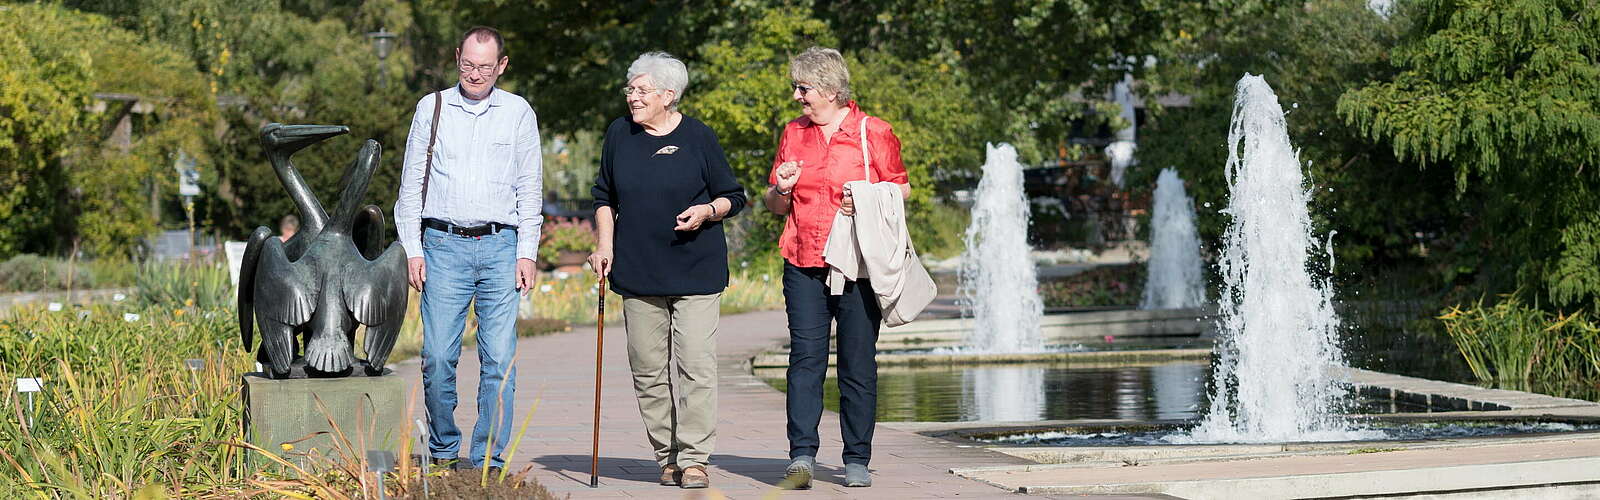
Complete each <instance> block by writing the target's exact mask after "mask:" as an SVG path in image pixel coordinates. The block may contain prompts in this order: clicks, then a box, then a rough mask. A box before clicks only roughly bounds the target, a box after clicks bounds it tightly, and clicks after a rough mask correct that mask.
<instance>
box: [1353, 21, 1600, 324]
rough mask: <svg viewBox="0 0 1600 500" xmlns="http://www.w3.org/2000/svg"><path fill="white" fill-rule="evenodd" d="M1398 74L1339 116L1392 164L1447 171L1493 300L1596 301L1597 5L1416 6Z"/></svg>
mask: <svg viewBox="0 0 1600 500" xmlns="http://www.w3.org/2000/svg"><path fill="white" fill-rule="evenodd" d="M1415 7H1416V11H1415V13H1414V14H1413V15H1414V19H1415V20H1416V21H1415V24H1414V27H1413V28H1412V29H1411V30H1410V31H1409V32H1408V33H1407V35H1406V37H1405V39H1404V41H1403V43H1402V44H1401V45H1400V46H1399V47H1398V48H1396V49H1395V51H1394V58H1393V59H1394V64H1395V65H1396V67H1397V68H1398V69H1399V73H1398V74H1397V75H1395V76H1394V77H1393V78H1390V79H1386V80H1383V81H1379V82H1373V83H1370V84H1367V85H1364V86H1362V87H1360V88H1357V89H1353V90H1351V91H1350V92H1348V93H1346V94H1345V95H1344V96H1343V97H1342V98H1341V99H1340V101H1339V112H1340V114H1341V115H1342V116H1343V117H1345V118H1346V119H1347V120H1349V122H1350V123H1351V124H1354V125H1356V126H1358V127H1359V128H1360V130H1361V131H1362V132H1364V133H1365V134H1367V135H1368V136H1370V137H1372V138H1374V139H1381V140H1386V141H1388V142H1389V143H1390V144H1392V147H1393V152H1394V154H1395V155H1396V156H1398V157H1400V158H1402V159H1405V160H1409V161H1415V162H1417V163H1420V164H1423V165H1427V166H1430V167H1435V168H1438V167H1443V168H1444V169H1445V170H1446V171H1447V172H1448V173H1450V174H1451V175H1452V176H1453V178H1454V181H1455V188H1456V193H1458V195H1459V196H1460V198H1461V201H1462V205H1463V209H1464V210H1465V211H1466V212H1467V213H1466V218H1467V224H1466V229H1467V230H1469V231H1471V242H1472V244H1473V248H1472V249H1471V253H1472V254H1475V258H1471V259H1463V261H1462V262H1460V263H1459V266H1461V267H1463V268H1467V269H1477V270H1480V272H1479V279H1480V281H1481V283H1482V284H1483V286H1484V287H1486V288H1487V289H1489V290H1505V289H1510V288H1512V287H1520V288H1522V289H1523V290H1525V291H1527V292H1529V293H1533V294H1534V295H1535V296H1536V297H1538V298H1543V299H1548V302H1546V303H1553V304H1554V305H1557V306H1566V305H1582V304H1592V303H1594V301H1595V299H1596V297H1597V296H1600V268H1597V267H1596V266H1595V261H1596V259H1597V258H1600V201H1597V197H1596V195H1597V194H1600V169H1597V168H1595V167H1596V160H1600V85H1597V84H1596V82H1600V2H1595V1H1594V0H1504V1H1492V2H1491V1H1483V0H1478V1H1460V0H1454V1H1445V0H1420V1H1418V2H1417V4H1416V6H1415Z"/></svg>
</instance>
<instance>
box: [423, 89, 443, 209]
mask: <svg viewBox="0 0 1600 500" xmlns="http://www.w3.org/2000/svg"><path fill="white" fill-rule="evenodd" d="M442 109H444V91H438V92H434V93H433V121H432V122H429V125H428V159H427V161H426V162H425V163H423V167H422V208H427V207H428V178H429V177H433V142H434V141H435V140H437V139H438V138H439V111H440V110H442Z"/></svg>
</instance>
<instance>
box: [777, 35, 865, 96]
mask: <svg viewBox="0 0 1600 500" xmlns="http://www.w3.org/2000/svg"><path fill="white" fill-rule="evenodd" d="M789 78H792V79H794V81H797V82H809V83H811V84H813V85H816V86H817V87H818V88H819V89H820V90H825V91H828V92H832V93H833V94H834V96H833V102H834V104H838V105H841V106H842V105H844V104H846V103H849V102H850V68H847V67H845V64H844V55H842V54H840V53H839V51H837V50H834V49H830V48H826V47H811V48H809V49H806V51H805V52H801V53H800V54H799V55H796V56H794V58H793V59H790V60H789Z"/></svg>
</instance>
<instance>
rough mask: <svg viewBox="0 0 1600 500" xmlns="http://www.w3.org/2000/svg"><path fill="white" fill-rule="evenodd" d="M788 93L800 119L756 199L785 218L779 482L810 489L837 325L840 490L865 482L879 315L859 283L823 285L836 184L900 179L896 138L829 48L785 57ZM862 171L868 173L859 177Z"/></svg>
mask: <svg viewBox="0 0 1600 500" xmlns="http://www.w3.org/2000/svg"><path fill="white" fill-rule="evenodd" d="M789 76H790V78H792V79H793V80H794V82H793V83H792V84H791V90H792V91H793V97H794V100H795V102H796V103H798V104H799V105H800V113H801V116H800V117H799V118H795V119H794V121H791V122H789V124H788V125H787V126H785V127H784V129H783V136H782V138H781V139H780V140H779V143H778V154H777V158H774V159H773V162H772V174H771V176H770V178H769V180H768V182H769V183H771V186H770V187H768V188H767V192H766V195H765V196H764V201H765V202H766V204H767V208H768V209H770V210H772V211H773V212H774V213H777V214H779V215H786V216H788V217H787V218H786V219H785V221H784V225H783V236H781V237H780V239H779V241H778V247H779V248H780V249H781V250H782V254H783V260H784V265H783V297H784V302H785V306H786V309H787V311H788V316H789V339H790V349H789V370H788V375H787V379H788V380H787V383H788V396H787V397H788V401H787V410H788V417H789V418H788V420H789V425H788V431H789V432H788V433H789V457H790V458H791V459H792V460H793V462H791V463H790V464H789V467H788V469H787V470H786V471H785V481H784V483H785V485H787V486H790V487H794V488H800V489H804V488H809V487H811V476H812V471H813V470H814V469H815V468H816V456H817V447H818V445H819V441H820V440H819V438H818V437H817V423H818V421H819V420H820V419H821V418H822V381H823V378H824V377H825V376H826V374H827V369H828V331H829V327H830V326H831V325H832V324H833V323H835V322H837V327H838V328H837V331H838V353H837V365H838V366H837V370H838V374H839V410H840V411H839V413H840V415H839V420H840V427H841V428H842V429H841V431H842V434H843V437H844V456H843V458H844V464H845V485H846V486H871V485H872V478H871V476H870V475H869V474H868V472H867V463H868V462H869V461H870V460H871V458H872V429H873V426H874V425H875V424H876V420H877V419H876V411H877V399H878V365H877V362H876V361H875V360H874V356H875V355H876V354H877V350H876V344H877V342H878V326H879V325H880V324H881V322H882V313H881V311H880V310H879V309H878V303H877V300H876V299H875V298H874V295H873V292H872V284H871V283H869V282H868V281H867V280H865V279H861V280H857V281H854V282H851V283H850V284H848V285H846V286H845V289H844V294H843V295H829V294H828V290H827V286H826V285H825V283H824V281H825V280H826V279H827V276H828V268H827V264H825V263H823V260H822V249H823V247H824V246H826V245H827V242H828V231H829V229H830V228H832V226H833V218H834V214H835V213H843V214H845V215H854V214H855V212H854V210H855V207H854V206H853V204H852V203H851V199H850V196H849V193H848V192H845V190H844V184H845V183H846V182H850V181H856V180H868V181H871V182H893V183H897V184H900V186H901V189H902V191H903V192H904V193H905V194H908V195H909V194H910V192H911V188H910V185H908V184H907V183H906V182H907V180H906V168H905V165H904V164H902V163H901V162H900V139H899V138H897V137H895V135H894V131H893V129H892V128H891V127H890V126H889V124H888V123H887V122H884V121H883V120H881V119H878V118H871V117H868V116H867V115H866V114H865V113H862V112H861V110H860V109H859V108H857V107H856V102H855V101H854V100H851V99H850V71H849V69H848V68H846V67H845V62H844V57H843V56H841V55H840V54H839V51H837V50H834V49H827V48H821V47H812V48H810V49H807V50H806V51H805V52H802V53H800V55H797V56H795V57H794V59H793V60H791V61H790V63H789ZM862 120H866V129H865V130H866V137H865V139H866V142H867V151H868V152H869V153H870V154H871V161H870V162H869V163H870V164H869V165H867V166H868V167H869V168H863V157H862V153H861V151H862V139H863V138H862V136H861V135H862V134H861V131H862V126H861V125H862ZM867 170H870V171H871V174H870V176H871V178H870V179H868V178H867V175H868V174H867Z"/></svg>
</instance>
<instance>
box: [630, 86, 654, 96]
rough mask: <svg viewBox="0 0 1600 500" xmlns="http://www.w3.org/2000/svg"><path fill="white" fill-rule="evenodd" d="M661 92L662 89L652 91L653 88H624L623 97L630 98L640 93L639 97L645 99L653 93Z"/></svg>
mask: <svg viewBox="0 0 1600 500" xmlns="http://www.w3.org/2000/svg"><path fill="white" fill-rule="evenodd" d="M660 90H661V89H652V88H645V87H632V86H629V87H623V88H622V97H630V96H632V95H633V94H634V93H635V92H638V93H639V96H640V97H643V96H644V95H645V94H651V93H655V92H659V91H660Z"/></svg>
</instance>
